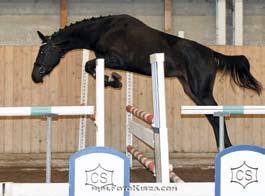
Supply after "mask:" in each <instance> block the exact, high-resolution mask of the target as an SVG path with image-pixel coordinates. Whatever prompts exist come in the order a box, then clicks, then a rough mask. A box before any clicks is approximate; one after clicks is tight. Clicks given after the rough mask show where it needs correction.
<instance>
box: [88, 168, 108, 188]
mask: <svg viewBox="0 0 265 196" xmlns="http://www.w3.org/2000/svg"><path fill="white" fill-rule="evenodd" d="M85 172H86V183H85V185H91V186H93V187H96V188H102V187H106V186H109V185H113V171H110V170H107V169H104V168H103V167H102V166H101V164H99V165H98V166H97V167H96V168H94V169H92V170H86V171H85Z"/></svg>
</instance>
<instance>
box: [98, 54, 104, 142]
mask: <svg viewBox="0 0 265 196" xmlns="http://www.w3.org/2000/svg"><path fill="white" fill-rule="evenodd" d="M96 100H97V101H96V102H97V103H96V127H97V133H96V145H97V146H104V144H105V136H104V135H105V133H104V131H105V124H104V123H105V120H104V119H105V114H104V108H105V104H104V103H105V102H104V59H97V61H96Z"/></svg>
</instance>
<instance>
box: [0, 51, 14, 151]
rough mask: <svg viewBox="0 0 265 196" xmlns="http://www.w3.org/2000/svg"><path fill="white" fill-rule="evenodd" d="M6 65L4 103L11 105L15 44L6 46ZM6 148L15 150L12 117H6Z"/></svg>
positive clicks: (12, 100) (12, 99)
mask: <svg viewBox="0 0 265 196" xmlns="http://www.w3.org/2000/svg"><path fill="white" fill-rule="evenodd" d="M4 57H5V58H4V61H3V62H4V66H5V72H4V77H5V87H4V98H5V101H4V105H5V106H10V105H13V103H14V95H13V93H14V91H13V88H14V59H15V56H14V46H8V47H5V51H4ZM4 119H5V121H4V126H5V133H4V138H5V139H4V141H5V142H4V145H5V146H4V148H5V152H6V153H12V152H14V140H13V139H14V138H15V136H14V132H13V119H12V118H4Z"/></svg>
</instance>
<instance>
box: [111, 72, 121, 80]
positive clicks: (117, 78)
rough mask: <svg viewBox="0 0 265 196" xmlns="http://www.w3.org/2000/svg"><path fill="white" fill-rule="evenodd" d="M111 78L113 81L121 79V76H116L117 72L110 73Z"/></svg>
mask: <svg viewBox="0 0 265 196" xmlns="http://www.w3.org/2000/svg"><path fill="white" fill-rule="evenodd" d="M111 77H112V78H113V79H114V80H120V79H121V75H120V74H118V73H117V72H112V73H111Z"/></svg>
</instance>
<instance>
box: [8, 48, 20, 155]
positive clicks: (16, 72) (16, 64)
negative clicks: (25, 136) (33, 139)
mask: <svg viewBox="0 0 265 196" xmlns="http://www.w3.org/2000/svg"><path fill="white" fill-rule="evenodd" d="M22 50H23V46H20V47H19V46H15V47H14V51H13V52H14V54H13V55H14V56H15V57H16V58H14V60H13V65H12V66H13V68H14V69H13V76H14V81H13V87H11V88H12V89H13V97H14V98H13V103H12V106H21V105H22V104H23V97H21V95H22V91H23V88H21V86H20V83H21V82H22V81H23V75H22V71H21V69H20V67H21V66H22V65H21V62H22V61H23V53H22V52H21V51H22ZM22 122H23V118H21V117H16V118H13V130H12V131H13V134H14V136H15V137H13V138H12V139H13V142H14V144H15V145H13V152H15V153H21V152H22V140H21V138H22V130H23V124H22Z"/></svg>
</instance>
